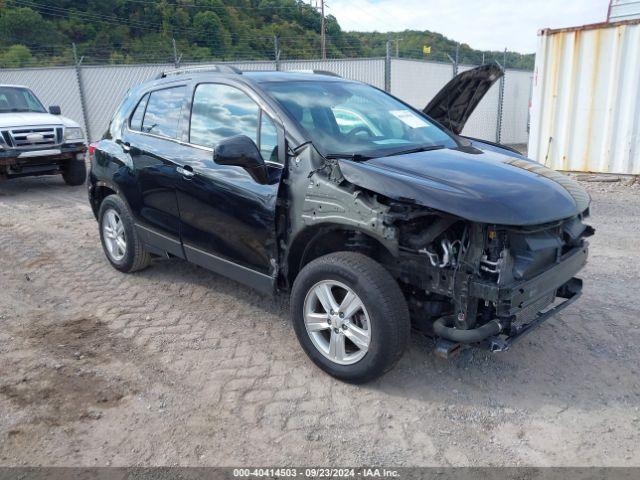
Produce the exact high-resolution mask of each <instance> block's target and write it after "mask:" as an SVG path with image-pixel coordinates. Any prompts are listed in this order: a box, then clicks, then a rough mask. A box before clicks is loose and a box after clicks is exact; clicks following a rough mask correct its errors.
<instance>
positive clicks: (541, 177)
mask: <svg viewBox="0 0 640 480" xmlns="http://www.w3.org/2000/svg"><path fill="white" fill-rule="evenodd" d="M474 150H475V149H474ZM475 152H476V153H473V152H471V151H461V150H458V149H442V150H433V151H426V152H418V153H411V154H406V155H396V156H389V157H381V158H375V159H372V160H367V161H364V162H355V161H352V160H340V161H339V166H340V170H341V172H342V175H343V176H344V178H345V179H346V180H348V181H349V182H351V183H353V184H355V185H358V186H360V187H362V188H366V189H368V190H371V191H373V192H376V193H379V194H382V195H385V196H387V197H390V198H392V199H395V200H400V201H409V202H412V203H416V204H419V205H423V206H425V207H430V208H433V209H436V210H440V211H443V212H446V213H450V214H452V215H456V216H459V217H462V218H465V219H467V220H470V221H474V222H480V223H490V224H498V225H537V224H542V223H547V222H551V221H554V220H560V219H564V218H568V217H571V216H574V215H577V214H579V213H582V212H583V211H584V210H585V209H586V208H587V207H588V206H589V202H590V199H589V195H588V194H587V193H586V192H585V190H584V189H583V188H582V187H581V186H580V185H579V184H578V183H577V182H575V181H573V180H571V179H570V178H569V177H567V176H566V175H563V174H561V173H558V172H556V171H554V170H550V169H548V168H546V167H543V166H542V165H540V164H538V163H536V162H533V161H530V160H523V159H521V158H516V157H512V156H509V155H504V154H502V153H499V152H492V151H482V150H475Z"/></svg>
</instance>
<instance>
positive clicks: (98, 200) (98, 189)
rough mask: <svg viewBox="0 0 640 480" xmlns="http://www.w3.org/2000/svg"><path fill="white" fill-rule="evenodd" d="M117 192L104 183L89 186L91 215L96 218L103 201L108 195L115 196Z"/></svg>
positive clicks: (111, 186)
mask: <svg viewBox="0 0 640 480" xmlns="http://www.w3.org/2000/svg"><path fill="white" fill-rule="evenodd" d="M117 194H118V191H117V189H116V188H115V187H114V186H113V185H109V184H107V183H106V182H100V181H98V182H96V183H95V184H94V185H92V186H91V189H90V191H89V200H90V203H91V210H92V211H93V215H94V216H95V217H96V219H97V218H98V212H99V211H100V205H101V204H102V202H103V200H104V199H105V198H107V197H108V196H109V195H117Z"/></svg>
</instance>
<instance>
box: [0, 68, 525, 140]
mask: <svg viewBox="0 0 640 480" xmlns="http://www.w3.org/2000/svg"><path fill="white" fill-rule="evenodd" d="M226 64H227V65H233V66H235V67H238V68H240V69H241V70H275V68H276V63H275V62H272V61H261V62H230V63H226ZM198 65H199V66H201V65H206V64H198ZM172 68H173V65H170V64H149V65H104V66H82V67H81V68H80V75H81V79H82V88H83V92H84V95H85V105H86V117H87V123H88V125H87V126H86V127H88V128H86V129H87V131H88V132H89V135H90V138H91V140H97V139H98V138H100V137H101V136H102V134H103V133H104V132H105V130H106V129H107V127H108V125H109V121H110V119H111V116H112V115H113V112H114V110H115V109H116V107H117V106H118V104H119V103H120V101H121V99H122V98H123V96H124V94H125V92H126V91H127V90H128V89H129V88H131V87H132V86H134V85H137V84H139V83H141V82H144V81H145V80H148V79H150V78H153V77H155V76H157V75H158V74H159V73H160V72H162V71H164V70H171V69H172ZM279 68H280V70H283V71H285V70H327V71H331V72H335V73H337V74H339V75H341V76H343V77H345V78H349V79H353V80H358V81H361V82H365V83H369V84H371V85H374V86H376V87H378V88H384V84H385V59H384V58H369V59H337V60H333V59H332V60H283V61H281V62H279ZM467 68H472V67H460V71H463V70H465V69H467ZM452 72H453V70H452V67H451V65H448V64H443V63H434V62H424V61H416V60H404V59H392V61H391V93H393V94H394V95H396V96H397V97H399V98H401V99H403V100H405V101H406V102H407V103H409V104H411V105H413V106H415V107H416V108H420V109H422V108H424V106H425V105H426V104H427V103H428V102H429V101H430V100H431V99H432V98H433V96H434V95H435V94H436V93H437V92H438V90H440V89H441V88H442V87H443V86H444V85H445V84H446V83H447V82H448V81H449V80H450V79H451V77H452ZM529 78H530V74H528V73H523V72H517V71H510V70H508V71H507V75H506V84H505V90H506V92H507V95H505V102H504V121H503V124H502V125H503V127H502V137H503V138H502V141H503V142H505V143H525V142H526V139H527V132H526V118H527V108H528V107H527V106H528V92H529V89H530V87H529V81H530V80H529ZM0 83H16V84H20V85H27V86H30V87H32V88H33V89H34V91H35V92H36V94H38V96H39V97H40V98H41V99H42V100H43V101H44V102H46V103H47V104H60V105H61V107H62V110H63V114H64V115H66V116H69V117H70V118H72V119H74V120H76V121H78V122H79V123H80V124H83V125H84V122H83V115H82V106H81V104H80V94H79V88H78V82H77V78H76V70H75V68H74V67H65V68H42V69H41V68H34V69H16V70H0ZM511 94H513V95H512V96H510V95H511ZM497 114H498V87H497V86H494V87H493V88H492V90H491V91H490V92H489V93H488V94H487V96H486V97H485V99H484V100H483V101H482V102H481V104H480V105H479V106H478V108H477V110H476V111H475V112H474V113H473V115H472V116H471V118H470V120H469V123H468V126H467V127H466V128H465V132H464V133H465V134H467V135H470V136H475V137H479V138H484V139H487V140H492V141H493V140H495V139H496V126H497Z"/></svg>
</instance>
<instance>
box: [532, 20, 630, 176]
mask: <svg viewBox="0 0 640 480" xmlns="http://www.w3.org/2000/svg"><path fill="white" fill-rule="evenodd" d="M535 72H536V73H535V74H534V78H535V82H534V87H533V103H532V109H531V137H530V139H529V155H530V156H531V158H534V159H536V160H538V161H540V162H542V163H544V164H545V165H547V166H550V167H552V168H554V169H557V170H572V171H583V172H607V173H622V174H640V95H639V94H638V92H640V23H638V22H635V23H634V22H626V23H620V24H610V25H607V26H598V27H597V28H592V27H583V28H576V29H563V30H558V31H543V32H542V34H541V36H540V40H539V47H538V54H537V56H536V71H535Z"/></svg>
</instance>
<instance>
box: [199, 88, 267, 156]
mask: <svg viewBox="0 0 640 480" xmlns="http://www.w3.org/2000/svg"><path fill="white" fill-rule="evenodd" d="M259 111H260V110H259V108H258V105H257V104H256V103H255V102H254V101H253V100H251V98H249V97H248V96H247V95H246V94H245V93H243V92H242V91H240V90H238V89H237V88H234V87H230V86H228V85H221V84H212V83H207V84H202V85H198V86H197V87H196V91H195V94H194V96H193V107H192V110H191V126H190V129H189V141H190V142H191V143H193V144H196V145H202V146H205V147H214V146H215V145H217V144H218V143H219V142H220V140H223V139H225V138H229V137H233V136H234V135H246V136H247V137H249V138H250V139H251V140H253V141H254V142H256V144H257V143H258V117H259Z"/></svg>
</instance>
